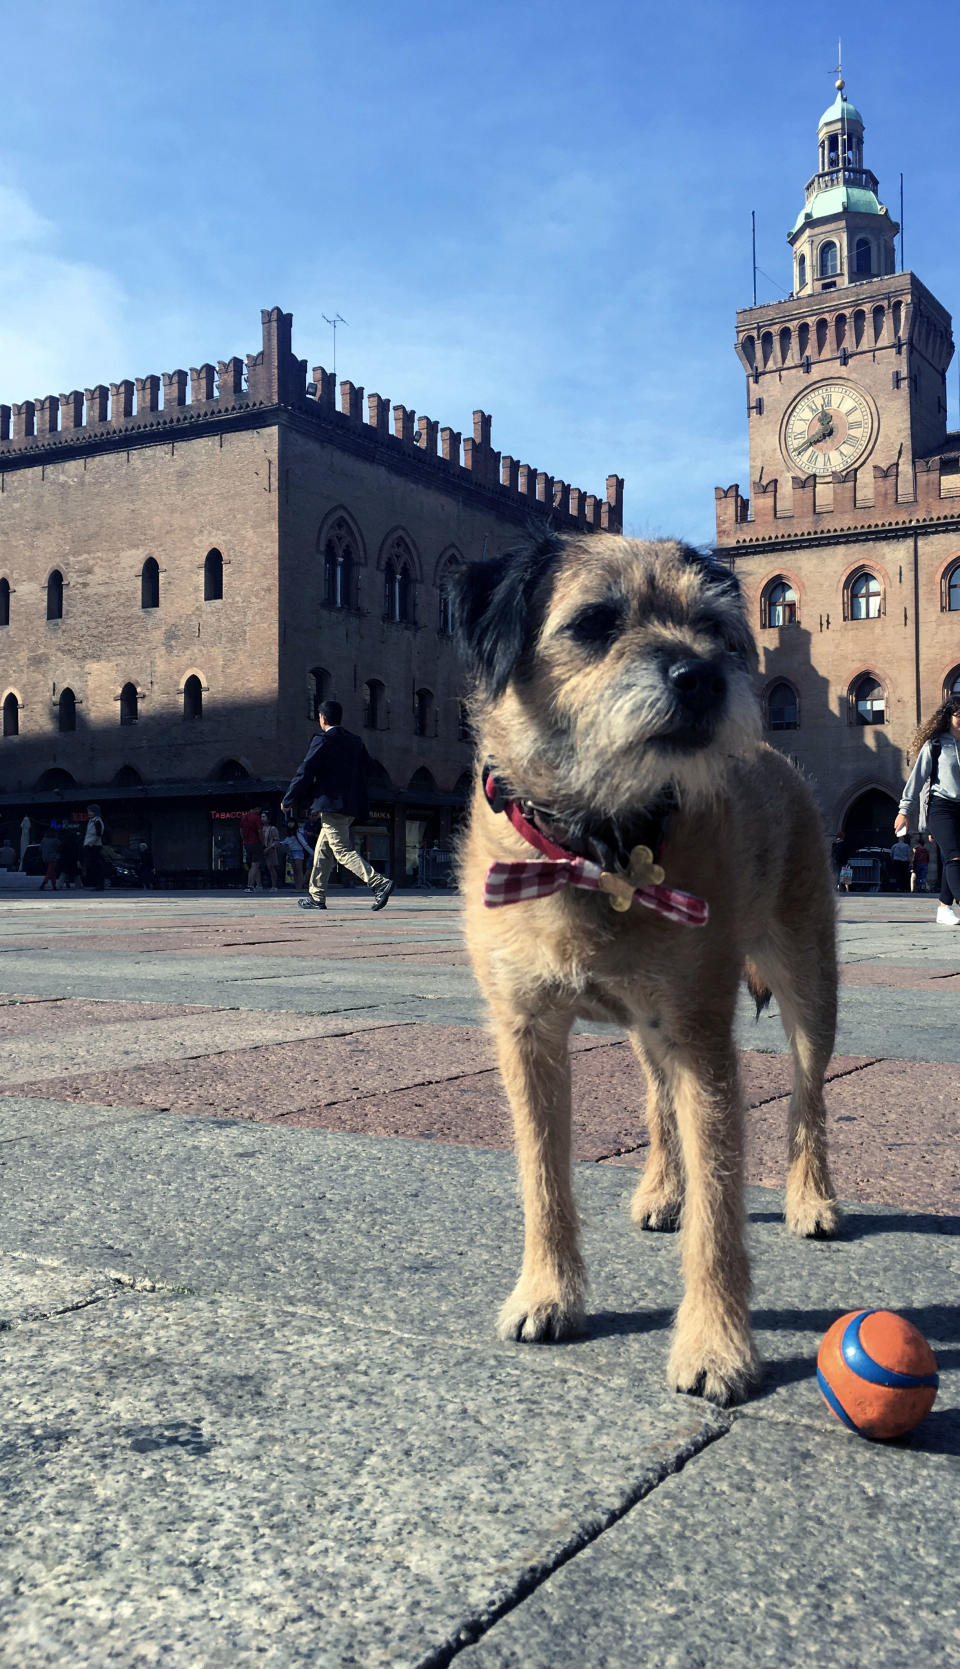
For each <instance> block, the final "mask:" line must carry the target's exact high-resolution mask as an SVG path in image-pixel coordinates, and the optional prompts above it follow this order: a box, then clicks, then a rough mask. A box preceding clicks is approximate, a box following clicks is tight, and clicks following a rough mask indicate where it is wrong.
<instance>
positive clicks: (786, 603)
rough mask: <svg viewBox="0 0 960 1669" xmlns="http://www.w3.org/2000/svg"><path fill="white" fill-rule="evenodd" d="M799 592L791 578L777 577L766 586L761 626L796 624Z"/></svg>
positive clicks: (761, 608) (761, 612)
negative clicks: (797, 592)
mask: <svg viewBox="0 0 960 1669" xmlns="http://www.w3.org/2000/svg"><path fill="white" fill-rule="evenodd" d="M797 618H798V616H797V594H796V592H795V591H794V589H793V586H792V585H791V584H790V582H789V580H785V579H775V580H773V581H772V582H771V583H770V584H769V585H767V586H765V587H764V590H763V595H762V597H761V599H760V624H761V626H795V625H796V623H797Z"/></svg>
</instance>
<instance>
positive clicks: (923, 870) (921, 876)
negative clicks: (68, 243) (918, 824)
mask: <svg viewBox="0 0 960 1669" xmlns="http://www.w3.org/2000/svg"><path fill="white" fill-rule="evenodd" d="M929 868H930V848H929V846H928V845H927V843H926V841H925V840H924V838H923V835H917V844H916V846H915V847H914V848H913V858H912V861H911V864H910V891H911V892H926V890H927V870H928V869H929Z"/></svg>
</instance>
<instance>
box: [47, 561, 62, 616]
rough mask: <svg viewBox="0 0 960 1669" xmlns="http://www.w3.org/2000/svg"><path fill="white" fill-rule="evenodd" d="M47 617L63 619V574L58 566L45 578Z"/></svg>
mask: <svg viewBox="0 0 960 1669" xmlns="http://www.w3.org/2000/svg"><path fill="white" fill-rule="evenodd" d="M47 619H48V620H62V619H63V575H62V574H61V572H60V569H59V568H54V570H53V573H52V574H51V575H50V578H49V579H48V580H47Z"/></svg>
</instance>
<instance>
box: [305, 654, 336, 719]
mask: <svg viewBox="0 0 960 1669" xmlns="http://www.w3.org/2000/svg"><path fill="white" fill-rule="evenodd" d="M329 694H330V674H329V672H328V671H327V669H326V667H323V666H312V667H311V668H310V671H309V672H308V673H307V713H308V716H309V717H310V718H311V719H312V720H313V722H314V724H316V722H317V715H318V713H319V711H320V703H321V701H326V699H327V696H328V695H329Z"/></svg>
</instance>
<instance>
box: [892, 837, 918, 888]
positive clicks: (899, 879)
mask: <svg viewBox="0 0 960 1669" xmlns="http://www.w3.org/2000/svg"><path fill="white" fill-rule="evenodd" d="M890 862H891V863H892V864H893V880H894V885H895V886H896V889H897V891H898V892H908V891H909V889H910V867H911V865H912V863H913V852H912V850H911V848H910V845H909V843H908V842H907V841H906V840H904V838H903V836H902V835H901V836H900V839H899V840H895V841H894V843H893V845H892V846H891V848H890Z"/></svg>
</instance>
